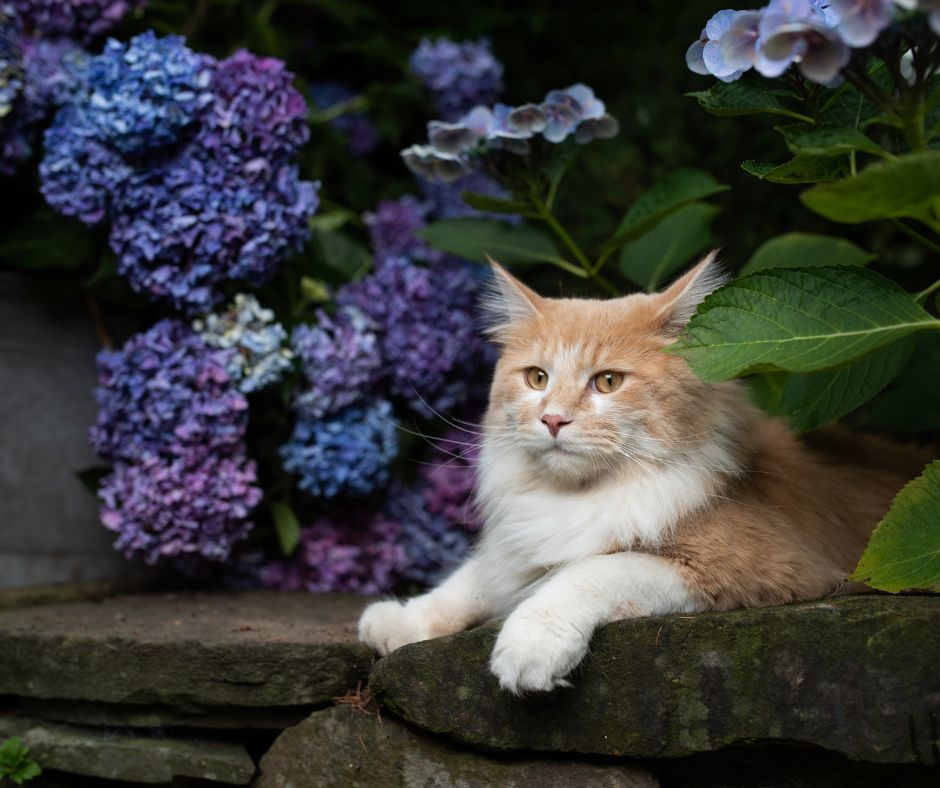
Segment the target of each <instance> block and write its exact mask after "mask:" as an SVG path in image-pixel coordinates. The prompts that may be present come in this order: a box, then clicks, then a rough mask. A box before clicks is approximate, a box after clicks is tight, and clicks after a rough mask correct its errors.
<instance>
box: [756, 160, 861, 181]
mask: <svg viewBox="0 0 940 788" xmlns="http://www.w3.org/2000/svg"><path fill="white" fill-rule="evenodd" d="M741 169H743V170H744V171H745V172H747V173H750V174H751V175H754V176H755V177H757V178H760V179H761V180H764V181H770V182H771V183H819V182H820V181H832V180H835V179H836V178H838V177H840V176H841V175H842V173H843V171H844V170H845V160H844V159H843V158H842V157H839V158H832V157H820V156H796V157H795V158H793V159H791V160H790V161H788V162H784V163H783V164H764V163H762V162H757V161H753V160H752V159H749V160H748V161H745V162H742V164H741Z"/></svg>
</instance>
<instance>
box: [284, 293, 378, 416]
mask: <svg viewBox="0 0 940 788" xmlns="http://www.w3.org/2000/svg"><path fill="white" fill-rule="evenodd" d="M376 329H377V326H376V325H375V324H374V323H373V322H372V321H371V320H370V319H369V318H367V317H366V316H365V314H363V313H362V312H361V311H360V310H359V309H357V308H356V307H353V306H345V307H340V308H339V309H338V310H337V311H336V313H335V314H334V315H333V316H332V317H330V316H329V315H327V314H326V312H324V311H323V310H318V311H317V323H316V325H312V326H311V325H299V326H297V327H296V328H295V329H294V331H293V333H292V335H291V346H292V347H293V349H294V353H296V355H297V358H299V359H300V363H301V367H302V369H303V374H304V380H305V384H306V385H304V386H303V387H300V388H299V389H298V393H297V394H296V396H295V399H294V405H295V407H296V408H297V409H298V410H300V411H302V412H303V413H304V414H305V415H306V416H307V417H309V418H314V419H318V418H321V417H323V416H325V415H327V414H329V413H335V412H336V411H338V410H341V409H343V408H345V407H346V406H347V405H352V404H354V403H356V402H359V401H360V400H362V399H364V398H365V397H366V396H368V394H369V392H370V391H371V390H372V389H373V388H374V387H375V382H376V379H377V378H378V377H379V374H380V369H381V365H382V360H381V357H380V355H379V341H378V337H377V336H376Z"/></svg>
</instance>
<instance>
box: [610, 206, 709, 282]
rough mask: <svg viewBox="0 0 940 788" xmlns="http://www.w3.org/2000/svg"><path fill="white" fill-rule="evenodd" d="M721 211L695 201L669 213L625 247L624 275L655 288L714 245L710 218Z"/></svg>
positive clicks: (621, 259) (623, 254) (622, 258)
mask: <svg viewBox="0 0 940 788" xmlns="http://www.w3.org/2000/svg"><path fill="white" fill-rule="evenodd" d="M720 211H721V209H720V208H717V207H715V206H714V205H708V204H707V203H692V204H691V205H687V206H685V207H684V208H680V209H679V210H678V211H676V212H675V213H673V214H672V215H670V216H667V217H666V218H665V219H663V220H662V221H661V222H660V223H659V224H658V225H657V226H656V227H655V228H654V229H653V230H651V231H650V232H648V233H646V234H645V235H642V236H640V237H639V238H637V239H636V240H635V241H631V242H630V243H628V244H626V245H625V246H624V247H623V249H622V250H621V252H620V270H621V271H622V272H623V275H624V276H625V277H627V279H629V280H630V281H632V282H634V283H635V284H637V285H639V286H640V287H642V288H643V289H645V290H646V291H647V292H652V291H654V290H655V289H656V288H657V287H658V286H659V285H660V284H661V283H662V282H664V281H665V280H667V279H668V278H669V277H670V276H671V275H672V274H674V273H675V272H676V271H678V270H679V269H680V268H682V267H683V266H684V265H685V264H686V263H687V262H689V260H690V259H692V257H694V256H695V255H696V254H698V253H699V252H701V251H703V250H704V249H706V248H708V247H709V246H711V245H713V243H714V236H713V235H712V231H711V221H712V219H714V218H715V216H716V215H717V214H718V213H720Z"/></svg>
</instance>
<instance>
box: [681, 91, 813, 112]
mask: <svg viewBox="0 0 940 788" xmlns="http://www.w3.org/2000/svg"><path fill="white" fill-rule="evenodd" d="M686 95H687V96H689V97H691V98H694V99H697V100H698V103H699V106H700V107H702V109H704V110H706V111H707V112H710V113H711V114H712V115H723V116H728V115H756V114H759V113H770V114H772V115H787V116H789V117H791V118H798V119H799V120H805V121H810V122H812V118H808V117H807V116H806V115H801V114H800V113H798V112H793V111H792V110H789V109H787V108H786V107H784V106H783V105H782V104H781V103H780V102H779V101H778V100H777V95H776V93H775V92H774V91H772V90H770V89H768V88H765V87H762V86H761V85H755V84H753V83H750V82H741V81H739V82H718V83H716V84H715V85H713V86H712V87H711V88H710V89H708V90H705V91H699V92H697V93H686Z"/></svg>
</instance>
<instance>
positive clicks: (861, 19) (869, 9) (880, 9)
mask: <svg viewBox="0 0 940 788" xmlns="http://www.w3.org/2000/svg"><path fill="white" fill-rule="evenodd" d="M828 6H829V10H830V11H831V13H832V14H833V15H834V16H835V20H836V23H835V28H836V30H837V32H838V33H839V36H840V37H841V38H842V40H843V41H844V42H845V43H846V44H848V45H849V46H850V47H867V46H869V45H870V44H872V43H874V41H875V39H876V38H878V36H879V35H880V34H881V31H882V30H884V29H885V28H886V27H888V25H890V24H891V20H892V18H893V15H894V8H893V1H892V0H828Z"/></svg>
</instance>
